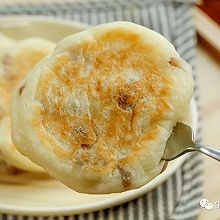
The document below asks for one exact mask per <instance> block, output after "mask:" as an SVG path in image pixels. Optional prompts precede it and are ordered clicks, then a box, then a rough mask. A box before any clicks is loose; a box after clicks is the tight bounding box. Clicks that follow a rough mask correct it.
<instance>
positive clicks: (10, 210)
mask: <svg viewBox="0 0 220 220" xmlns="http://www.w3.org/2000/svg"><path fill="white" fill-rule="evenodd" d="M24 20H26V21H25V22H26V23H30V22H32V21H38V22H52V23H56V24H57V23H58V24H60V25H69V26H70V27H75V28H76V27H77V28H79V29H87V28H89V27H91V26H90V25H87V24H84V23H81V22H76V21H71V20H65V19H62V18H57V17H48V16H32V15H24V16H23V15H22V16H21V15H19V16H16V15H15V16H9V15H3V16H0V28H2V27H1V23H2V22H5V21H16V22H18V23H19V22H21V21H24ZM27 20H28V21H27ZM190 110H191V115H192V116H191V119H192V127H193V129H194V130H195V132H196V131H197V129H198V110H197V104H196V102H195V99H194V98H192V100H191V107H190ZM189 155H190V154H186V155H184V156H182V157H180V158H178V159H177V160H176V163H174V164H172V169H166V170H165V171H164V172H163V175H158V176H157V177H156V178H154V179H153V180H152V181H150V182H149V183H147V184H146V185H144V186H142V187H140V188H138V189H135V190H130V191H126V192H123V193H117V194H116V196H113V197H110V198H105V200H104V201H101V200H100V201H98V202H89V203H88V204H83V205H72V206H67V207H61V208H59V207H54V208H51V207H45V208H43V207H31V208H30V207H26V206H24V207H20V206H19V207H18V206H15V205H2V204H0V213H7V214H20V215H34V216H51V215H56V216H60V215H68V214H82V213H88V212H92V211H98V210H102V209H105V208H110V207H113V206H117V205H120V204H123V203H125V202H128V201H131V200H133V199H136V198H138V197H141V196H143V195H144V194H146V193H147V192H149V191H151V190H152V189H154V188H156V187H157V186H158V185H161V184H162V183H163V182H164V181H165V180H167V179H168V178H169V177H170V176H171V175H172V174H173V173H174V172H175V171H176V170H177V168H178V167H180V166H181V165H182V164H183V162H184V161H185V160H186V159H187V158H188V157H189Z"/></svg>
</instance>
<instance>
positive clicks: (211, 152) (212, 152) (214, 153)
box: [195, 144, 220, 161]
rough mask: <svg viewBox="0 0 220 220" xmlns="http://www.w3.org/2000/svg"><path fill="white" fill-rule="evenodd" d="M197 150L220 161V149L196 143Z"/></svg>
mask: <svg viewBox="0 0 220 220" xmlns="http://www.w3.org/2000/svg"><path fill="white" fill-rule="evenodd" d="M195 150H197V151H199V152H201V153H204V154H206V155H207V156H210V157H212V158H213V159H216V160H218V161H220V149H216V148H214V147H209V146H207V145H205V144H195Z"/></svg>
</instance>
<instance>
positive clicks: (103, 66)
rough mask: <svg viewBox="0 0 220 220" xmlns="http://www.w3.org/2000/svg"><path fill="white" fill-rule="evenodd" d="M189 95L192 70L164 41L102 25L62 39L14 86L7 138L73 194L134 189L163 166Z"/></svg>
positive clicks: (124, 25) (123, 26)
mask: <svg viewBox="0 0 220 220" xmlns="http://www.w3.org/2000/svg"><path fill="white" fill-rule="evenodd" d="M192 90H193V81H192V74H191V68H190V66H189V65H188V64H187V63H186V62H185V61H183V60H182V59H181V58H180V57H179V55H178V54H177V52H176V51H175V49H174V47H173V46H172V45H171V44H170V43H169V42H168V41H167V40H166V39H165V38H164V37H162V36H161V35H159V34H157V33H156V32H154V31H151V30H149V29H147V28H145V27H142V26H139V25H136V24H133V23H129V22H114V23H109V24H103V25H100V26H97V27H95V28H92V29H90V30H88V31H84V32H81V33H77V34H74V35H71V36H69V37H67V38H65V39H64V40H62V41H61V42H60V43H58V45H57V47H56V49H55V51H54V52H53V54H52V55H51V56H49V57H47V58H46V59H44V60H43V61H41V62H40V63H38V65H37V66H35V68H34V69H33V70H32V71H31V72H30V73H29V74H28V76H27V77H26V78H25V80H24V81H23V82H22V83H21V84H20V86H19V87H18V88H17V90H16V91H15V92H14V95H13V107H12V121H13V123H12V124H13V125H12V137H13V141H14V143H15V144H16V146H17V148H18V149H19V150H20V151H21V152H22V153H23V154H25V155H26V156H28V157H29V158H31V160H33V161H34V162H35V163H37V164H39V165H40V166H42V167H44V168H45V169H46V170H47V171H48V172H49V173H51V174H52V175H53V176H55V177H56V178H58V179H59V180H61V181H62V182H63V183H64V184H66V185H67V186H69V187H71V188H72V189H74V190H75V191H78V192H83V193H113V192H122V191H126V190H130V189H135V188H138V187H141V186H143V185H144V184H146V183H147V182H149V181H150V180H151V179H153V178H154V177H156V176H157V175H158V174H159V173H160V171H161V170H162V168H163V166H164V162H163V161H161V157H162V155H163V152H164V148H165V144H166V141H167V139H168V137H169V135H170V133H171V131H172V128H173V126H174V125H175V124H176V122H178V121H182V120H184V118H185V116H186V114H187V112H188V106H189V103H190V100H191V97H192Z"/></svg>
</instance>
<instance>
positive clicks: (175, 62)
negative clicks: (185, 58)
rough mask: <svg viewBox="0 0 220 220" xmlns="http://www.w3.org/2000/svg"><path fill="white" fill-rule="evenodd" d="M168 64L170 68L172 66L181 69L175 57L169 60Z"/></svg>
mask: <svg viewBox="0 0 220 220" xmlns="http://www.w3.org/2000/svg"><path fill="white" fill-rule="evenodd" d="M169 64H170V66H174V67H176V68H181V65H180V63H179V61H178V60H177V59H176V58H175V57H171V59H170V60H169Z"/></svg>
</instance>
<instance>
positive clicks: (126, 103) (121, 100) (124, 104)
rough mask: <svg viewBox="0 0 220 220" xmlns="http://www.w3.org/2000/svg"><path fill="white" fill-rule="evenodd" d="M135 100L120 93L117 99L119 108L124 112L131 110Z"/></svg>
mask: <svg viewBox="0 0 220 220" xmlns="http://www.w3.org/2000/svg"><path fill="white" fill-rule="evenodd" d="M133 101H134V98H133V97H132V96H130V95H128V94H126V93H123V92H119V94H118V97H117V103H118V106H119V107H120V108H121V109H123V110H125V111H126V110H131V109H132V107H133V105H134V103H133Z"/></svg>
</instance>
